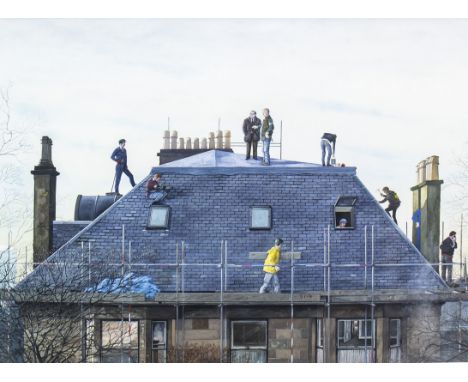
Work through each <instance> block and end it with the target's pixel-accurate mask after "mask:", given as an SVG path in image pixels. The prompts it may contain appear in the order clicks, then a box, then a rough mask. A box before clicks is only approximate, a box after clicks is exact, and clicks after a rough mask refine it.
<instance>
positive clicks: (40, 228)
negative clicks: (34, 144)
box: [31, 137, 59, 264]
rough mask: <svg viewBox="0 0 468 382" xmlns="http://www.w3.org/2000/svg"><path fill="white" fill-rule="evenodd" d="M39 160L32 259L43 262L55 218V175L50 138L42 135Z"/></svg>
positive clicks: (34, 171)
mask: <svg viewBox="0 0 468 382" xmlns="http://www.w3.org/2000/svg"><path fill="white" fill-rule="evenodd" d="M41 143H42V155H41V160H40V162H39V164H38V165H37V166H35V167H34V170H32V171H31V174H33V175H34V224H33V261H34V263H35V264H37V263H41V262H43V261H44V260H45V259H46V258H47V257H48V256H49V255H50V252H51V250H52V222H53V221H54V220H55V205H56V190H57V176H58V175H59V173H58V172H57V170H56V169H55V167H54V164H53V163H52V139H50V138H49V137H42V140H41Z"/></svg>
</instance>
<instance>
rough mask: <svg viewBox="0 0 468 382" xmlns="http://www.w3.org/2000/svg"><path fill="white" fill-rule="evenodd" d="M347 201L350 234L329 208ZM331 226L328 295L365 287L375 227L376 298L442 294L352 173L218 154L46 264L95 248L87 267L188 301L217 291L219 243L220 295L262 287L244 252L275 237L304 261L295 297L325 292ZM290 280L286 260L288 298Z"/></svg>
mask: <svg viewBox="0 0 468 382" xmlns="http://www.w3.org/2000/svg"><path fill="white" fill-rule="evenodd" d="M156 172H158V173H161V174H162V175H163V182H164V184H166V185H170V186H171V187H172V190H171V191H170V193H169V196H168V197H167V198H166V199H165V200H163V201H162V202H161V203H162V204H165V205H168V206H170V224H169V229H167V230H149V229H147V228H146V226H147V221H148V213H149V207H150V205H151V203H152V201H151V200H149V199H148V198H147V197H146V189H145V186H146V182H147V180H148V179H149V177H150V176H151V174H154V173H156ZM343 195H351V196H356V197H357V202H356V206H355V211H356V228H355V229H353V230H345V231H339V230H335V229H334V225H333V223H334V204H335V202H336V201H337V199H338V198H339V197H340V196H343ZM265 205H268V206H271V208H272V223H273V226H272V229H271V230H269V231H253V230H250V229H249V219H250V207H252V206H265ZM123 226H124V227H125V233H124V235H125V244H124V245H125V254H124V256H123V257H122V227H123ZM328 226H331V229H330V256H331V264H332V268H331V282H330V286H331V289H333V290H357V289H364V288H370V287H371V270H370V268H369V269H368V271H367V283H365V279H366V278H365V271H364V267H363V264H364V262H365V252H366V247H367V262H368V264H370V263H371V248H372V243H371V237H372V235H371V231H372V228H371V227H372V226H373V227H374V244H373V246H374V259H375V264H376V267H375V271H374V281H375V284H374V286H375V289H376V290H378V289H406V288H407V289H437V288H445V287H446V286H445V284H444V283H443V281H442V280H441V279H440V277H439V276H438V274H437V273H436V272H434V270H433V268H432V267H431V266H429V265H428V263H427V262H426V260H425V259H424V257H423V256H422V255H421V254H420V253H419V252H418V250H417V249H416V248H415V247H414V246H413V245H412V243H411V242H410V241H409V240H408V239H407V238H406V236H405V235H404V233H403V232H402V231H401V230H400V229H399V228H398V227H397V226H396V225H395V224H394V223H393V221H392V220H391V219H390V217H389V216H388V215H387V214H386V213H385V211H384V210H383V209H382V208H381V206H380V205H379V204H378V202H377V201H376V200H375V198H374V197H373V196H372V195H371V194H370V192H369V191H368V190H367V189H366V188H365V186H364V185H363V184H362V183H361V181H360V180H359V179H358V177H357V176H356V169H355V168H334V167H322V166H319V165H316V164H310V163H302V162H294V161H281V160H275V159H273V160H272V165H271V166H270V167H267V166H261V165H260V164H259V162H255V161H253V160H250V161H245V159H243V157H242V156H241V155H238V154H234V153H228V152H222V151H215V150H213V151H209V152H205V153H202V154H199V155H195V156H193V157H189V158H185V159H181V160H179V161H175V162H171V163H168V164H165V165H162V166H158V167H154V168H153V169H152V170H151V172H150V174H149V175H148V176H147V177H146V178H145V179H143V180H142V181H141V182H140V183H139V184H138V185H137V186H136V187H135V188H133V190H131V191H130V192H129V193H128V194H126V195H124V196H123V197H122V198H121V199H120V200H118V201H117V202H116V203H115V204H114V205H112V206H111V207H110V208H109V209H108V210H106V211H105V212H104V213H103V214H102V215H100V216H99V217H98V218H96V220H95V221H93V222H92V223H90V224H89V225H88V226H86V228H84V229H83V230H82V231H80V232H79V233H78V234H76V235H75V236H74V237H73V238H71V239H70V240H69V241H68V242H67V243H66V244H64V245H63V246H62V247H61V248H60V249H58V250H57V251H56V252H55V253H54V254H53V255H52V256H51V257H49V259H48V260H47V263H48V264H50V263H54V262H67V261H69V262H73V261H75V262H76V261H77V259H80V258H81V256H82V255H83V254H82V243H83V247H84V248H86V250H87V248H88V246H90V247H91V256H90V260H91V264H93V263H94V262H96V263H97V262H100V263H102V262H105V263H106V264H108V265H107V269H108V270H109V272H111V270H114V271H117V272H118V269H120V265H119V264H122V260H123V261H124V263H125V269H126V270H130V271H132V272H135V273H136V274H138V275H147V276H150V277H151V278H152V279H153V280H154V282H155V283H156V284H157V285H158V286H159V288H160V289H161V292H173V291H175V290H176V282H177V281H179V282H181V280H183V288H184V291H185V292H213V291H219V290H220V285H221V276H220V267H219V266H218V263H220V261H221V256H222V255H221V241H222V240H224V241H225V242H226V243H227V249H226V254H227V255H226V256H227V263H228V264H229V265H228V266H227V267H226V274H225V279H224V280H223V283H224V285H225V292H239V291H245V292H247V291H249V292H252V291H257V290H258V288H259V287H260V285H261V283H262V280H263V272H262V269H261V264H262V260H251V259H249V253H250V252H265V251H267V250H268V249H269V248H270V247H271V246H272V245H273V241H274V239H275V238H276V237H282V238H283V239H284V240H285V248H284V249H283V250H284V251H288V250H289V249H290V246H291V244H292V243H293V244H294V250H295V251H299V252H301V259H300V260H296V261H295V270H294V283H295V288H294V289H295V291H320V290H324V281H326V279H324V277H325V274H324V269H323V267H321V266H319V265H318V264H319V263H323V261H324V249H326V245H325V246H324V237H326V236H327V229H328ZM366 227H367V244H366V243H365V240H364V237H365V230H366ZM130 241H131V244H130ZM182 242H183V244H182ZM182 245H183V246H184V253H185V258H184V262H185V263H188V264H194V265H185V266H182V267H181V269H183V271H181V273H180V274H178V275H176V272H175V267H174V266H173V264H175V263H176V252H177V251H178V253H179V254H181V251H182V249H181V248H182ZM130 247H131V251H129V249H130ZM86 256H87V255H86ZM86 258H87V257H86ZM130 263H131V265H130ZM163 264H166V265H163ZM345 264H354V265H355V266H352V267H351V266H344V265H345ZM404 264H413V265H408V266H404ZM44 266H45V265H40V266H39V267H38V268H37V269H36V270H35V271H34V272H33V273H32V274H31V275H30V276H28V278H27V279H26V282H27V281H28V280H29V281H31V280H33V279H34V273H35V272H37V270H38V269H40V268H41V267H44ZM290 276H291V272H290V262H289V261H282V264H281V271H280V273H279V278H280V284H281V288H282V290H283V291H287V290H289V289H290V283H291V277H290ZM98 281H99V280H92V281H91V282H98ZM179 285H181V284H179Z"/></svg>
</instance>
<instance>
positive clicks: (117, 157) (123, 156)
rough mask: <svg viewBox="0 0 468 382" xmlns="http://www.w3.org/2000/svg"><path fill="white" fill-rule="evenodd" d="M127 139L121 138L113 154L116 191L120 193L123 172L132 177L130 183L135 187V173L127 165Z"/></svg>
mask: <svg viewBox="0 0 468 382" xmlns="http://www.w3.org/2000/svg"><path fill="white" fill-rule="evenodd" d="M126 143H127V142H126V140H125V139H121V140H119V147H117V148H116V149H115V150H114V151H113V152H112V155H111V159H112V160H113V161H115V162H116V165H115V193H116V194H118V195H120V193H119V185H120V179H121V178H122V173H124V174H125V175H127V176H128V178H129V179H130V184H131V185H132V187H135V180H134V179H133V174H132V173H131V172H130V170H129V169H128V167H127V150H126V149H125V144H126Z"/></svg>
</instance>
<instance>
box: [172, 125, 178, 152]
mask: <svg viewBox="0 0 468 382" xmlns="http://www.w3.org/2000/svg"><path fill="white" fill-rule="evenodd" d="M171 149H172V150H175V149H177V131H176V130H173V131H172V135H171Z"/></svg>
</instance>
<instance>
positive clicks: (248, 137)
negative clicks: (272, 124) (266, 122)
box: [242, 117, 262, 142]
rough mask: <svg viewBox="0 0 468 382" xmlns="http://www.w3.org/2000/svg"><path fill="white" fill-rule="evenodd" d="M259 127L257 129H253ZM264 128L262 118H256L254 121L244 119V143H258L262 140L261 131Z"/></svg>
mask: <svg viewBox="0 0 468 382" xmlns="http://www.w3.org/2000/svg"><path fill="white" fill-rule="evenodd" d="M254 126H257V129H254V128H253V127H254ZM261 127H262V121H261V120H260V118H258V117H255V118H254V120H253V121H252V120H251V119H250V117H249V118H246V119H244V124H243V126H242V130H243V131H244V141H245V142H252V141H254V142H258V141H259V140H260V129H261Z"/></svg>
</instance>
